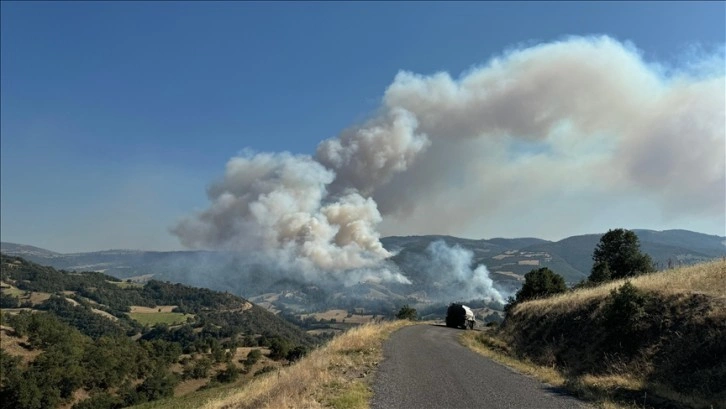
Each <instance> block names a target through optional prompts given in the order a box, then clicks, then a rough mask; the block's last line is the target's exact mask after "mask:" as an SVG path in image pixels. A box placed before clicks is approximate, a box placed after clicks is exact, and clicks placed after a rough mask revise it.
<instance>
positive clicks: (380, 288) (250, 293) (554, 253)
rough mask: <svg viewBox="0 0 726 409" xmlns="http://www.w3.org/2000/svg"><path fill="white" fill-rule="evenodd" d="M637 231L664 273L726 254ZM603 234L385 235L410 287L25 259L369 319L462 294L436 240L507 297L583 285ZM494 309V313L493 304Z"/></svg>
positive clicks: (210, 262)
mask: <svg viewBox="0 0 726 409" xmlns="http://www.w3.org/2000/svg"><path fill="white" fill-rule="evenodd" d="M636 233H637V234H638V235H639V237H640V241H641V248H642V250H643V251H644V252H646V253H648V254H650V256H651V257H652V258H653V260H654V261H655V262H656V263H657V264H658V265H659V267H660V268H666V267H668V266H679V265H688V264H693V263H697V262H703V261H707V260H711V259H713V258H719V257H723V256H724V255H726V246H725V245H724V243H725V242H726V237H721V236H713V235H706V234H701V233H696V232H690V231H686V230H667V231H662V232H658V231H652V230H636ZM600 237H601V234H588V235H580V236H573V237H568V238H565V239H562V240H559V241H554V242H553V241H547V240H542V239H538V238H493V239H480V240H473V239H463V238H457V237H452V236H441V235H430V236H406V237H399V236H392V237H385V238H383V239H382V240H381V241H382V243H383V245H384V246H385V248H386V249H388V250H389V251H391V252H393V253H395V255H394V257H393V258H392V261H393V262H394V263H395V264H396V266H397V267H398V269H400V271H401V272H402V274H403V275H405V276H406V277H407V278H408V279H409V280H410V281H411V282H412V284H410V285H402V284H387V283H372V282H365V283H358V284H356V285H353V286H348V287H343V286H332V285H331V286H327V287H325V288H321V286H315V285H309V283H300V282H295V281H294V280H289V279H287V278H285V277H280V276H279V275H277V276H276V275H275V274H270V269H269V268H268V267H266V266H264V265H255V264H250V261H249V260H247V259H245V257H244V256H243V255H241V254H235V253H230V252H212V251H178V252H146V251H130V250H109V251H102V252H90V253H75V254H58V253H55V252H51V251H47V250H42V249H37V250H34V251H31V252H27V251H26V252H24V253H22V254H27V257H28V259H29V260H32V261H35V262H38V263H41V264H47V265H51V266H54V267H55V268H62V269H67V270H95V271H102V272H104V273H106V274H109V275H112V276H114V277H118V278H121V279H128V278H133V279H134V280H140V279H148V278H150V277H153V278H154V279H156V280H162V281H170V282H179V283H184V284H187V285H192V286H197V287H206V288H210V289H214V290H223V291H230V292H233V293H234V294H236V295H239V296H242V297H246V298H248V299H251V300H255V301H259V302H260V303H262V304H263V305H265V307H266V308H268V309H269V310H271V311H276V312H280V311H282V312H287V313H289V314H291V315H294V316H300V315H301V314H306V313H311V312H320V311H325V310H328V309H346V310H348V309H349V310H351V311H352V310H355V309H362V310H363V311H365V312H366V313H367V314H379V315H381V314H389V313H390V312H391V311H392V310H395V309H396V308H398V307H400V306H401V305H402V304H404V303H409V304H413V305H416V306H417V308H419V309H434V310H437V311H438V310H440V309H441V308H439V307H443V306H445V305H446V303H447V302H448V301H450V300H448V298H451V297H458V296H459V295H457V294H448V293H446V292H445V291H442V290H441V289H442V288H445V287H446V286H447V285H449V286H450V285H452V284H451V283H441V282H438V281H436V280H437V277H436V276H435V275H434V274H432V273H431V272H426V271H425V269H422V268H421V267H422V264H424V265H425V264H427V263H426V262H427V260H426V259H425V256H426V254H427V249H428V248H429V246H430V245H431V243H434V242H437V241H442V242H444V243H446V244H447V245H448V246H458V247H460V248H462V249H466V250H469V251H471V252H472V258H471V264H472V265H471V267H472V268H474V267H476V266H478V265H482V264H483V265H485V266H486V267H487V269H488V271H489V273H490V277H491V279H492V280H493V282H494V287H495V288H497V289H499V290H500V292H501V293H503V294H504V296H505V298H506V295H507V294H512V293H514V292H516V290H517V289H519V287H521V284H522V281H523V276H524V274H526V273H527V272H529V271H530V270H531V269H533V268H538V267H542V266H546V267H549V268H550V269H552V270H553V271H555V272H557V273H558V274H560V275H562V276H563V277H564V278H565V281H567V283H568V284H569V285H574V284H576V283H578V282H580V281H581V280H583V279H584V278H586V277H587V276H588V275H589V273H590V269H591V267H592V251H593V249H594V248H595V245H596V244H597V242H598V241H599V239H600ZM2 251H3V252H4V253H7V254H18V252H22V251H25V250H23V247H22V246H20V245H15V244H12V243H2ZM429 264H430V263H429ZM460 285H461V286H463V284H460ZM436 289H438V290H436ZM434 290H436V291H434ZM437 291H438V294H437ZM283 294H284V295H285V296H282V295H283ZM474 295H476V294H474ZM445 299H446V300H445ZM439 304H441V305H439ZM489 307H493V308H497V307H496V306H495V305H489ZM437 308H438V309H437ZM499 308H501V307H499Z"/></svg>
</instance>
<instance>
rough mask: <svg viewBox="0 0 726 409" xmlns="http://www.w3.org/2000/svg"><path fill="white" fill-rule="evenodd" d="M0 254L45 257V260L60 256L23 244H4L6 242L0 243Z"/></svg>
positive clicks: (53, 252)
mask: <svg viewBox="0 0 726 409" xmlns="http://www.w3.org/2000/svg"><path fill="white" fill-rule="evenodd" d="M0 252H3V253H5V254H13V255H15V256H32V257H45V258H51V257H55V256H62V254H60V253H56V252H55V251H50V250H46V249H42V248H40V247H35V246H28V245H25V244H15V243H6V242H2V243H0Z"/></svg>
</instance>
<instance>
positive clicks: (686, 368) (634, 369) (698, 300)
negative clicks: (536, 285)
mask: <svg viewBox="0 0 726 409" xmlns="http://www.w3.org/2000/svg"><path fill="white" fill-rule="evenodd" d="M470 338H472V337H471V336H470ZM476 338H477V339H476V341H478V342H479V343H480V345H484V346H486V347H487V348H488V349H489V350H490V351H494V352H498V353H500V354H502V355H504V357H505V358H504V359H507V357H508V358H515V359H517V360H524V361H527V362H533V363H535V364H537V365H540V366H541V367H542V368H546V370H545V369H542V370H538V369H534V370H532V371H533V372H534V373H546V371H549V372H553V370H554V372H555V373H554V374H550V375H547V376H548V377H547V378H546V380H547V381H548V382H550V383H554V384H560V385H562V386H566V387H568V388H569V389H571V390H572V391H573V392H575V393H577V394H578V395H580V396H581V397H585V398H591V399H605V400H615V401H622V402H633V401H636V400H637V401H638V402H639V406H640V405H645V407H662V408H677V407H683V408H724V407H725V406H724V402H726V361H724V357H725V356H726V261H722V260H719V261H713V262H709V263H705V264H698V265H694V266H689V267H682V268H677V269H672V270H667V271H662V272H658V273H653V274H649V275H643V276H639V277H636V278H633V279H631V280H630V281H627V282H626V281H623V280H620V281H614V282H610V283H607V284H604V285H601V286H599V287H595V288H588V289H580V290H576V291H571V292H568V293H565V294H562V295H559V296H555V297H552V298H545V299H540V300H535V301H530V302H524V303H521V304H517V305H515V306H514V307H513V308H512V309H511V310H510V311H509V312H508V314H507V317H506V319H505V321H504V323H503V325H502V326H501V328H500V330H499V331H497V332H496V333H495V334H494V335H491V334H481V335H479V336H477V337H476ZM540 371H545V372H540Z"/></svg>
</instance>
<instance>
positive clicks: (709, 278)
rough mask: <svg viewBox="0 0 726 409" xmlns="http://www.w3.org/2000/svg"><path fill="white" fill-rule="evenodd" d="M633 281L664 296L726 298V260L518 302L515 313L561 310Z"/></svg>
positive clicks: (600, 295)
mask: <svg viewBox="0 0 726 409" xmlns="http://www.w3.org/2000/svg"><path fill="white" fill-rule="evenodd" d="M626 281H630V282H631V283H632V284H633V285H634V286H636V287H638V288H640V289H641V290H646V291H654V292H657V293H660V294H663V295H675V294H689V293H702V294H707V295H711V296H713V297H717V298H723V299H726V261H723V260H718V261H712V262H710V263H703V264H697V265H694V266H690V267H683V268H679V269H675V270H666V271H661V272H657V273H653V274H647V275H642V276H638V277H634V278H630V279H628V280H625V279H623V280H615V281H612V282H609V283H607V284H603V285H600V286H598V287H594V288H588V289H580V290H578V291H573V292H569V293H565V294H561V295H558V296H555V297H551V298H545V299H542V300H534V301H529V302H526V303H522V304H519V305H517V306H516V307H515V309H514V311H513V312H516V313H526V312H528V311H539V313H542V312H545V313H547V312H559V311H564V310H570V309H572V308H576V307H577V306H580V305H583V304H585V303H586V302H588V301H590V300H592V299H594V298H602V297H605V296H607V295H608V294H610V291H612V290H614V289H616V288H619V287H620V286H622V285H623V284H625V282H626Z"/></svg>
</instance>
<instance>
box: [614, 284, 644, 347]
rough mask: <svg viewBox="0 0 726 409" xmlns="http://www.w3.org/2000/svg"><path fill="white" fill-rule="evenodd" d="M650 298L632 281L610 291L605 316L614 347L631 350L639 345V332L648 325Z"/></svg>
mask: <svg viewBox="0 0 726 409" xmlns="http://www.w3.org/2000/svg"><path fill="white" fill-rule="evenodd" d="M649 300H650V297H649V296H648V295H647V294H645V293H644V292H643V291H641V290H639V289H638V288H637V287H635V286H634V285H633V284H631V283H630V281H628V282H626V283H625V284H623V285H622V286H621V287H620V288H618V289H615V290H612V291H611V292H610V296H609V297H608V299H607V301H606V304H605V309H604V311H603V317H604V320H605V326H606V327H607V329H608V333H609V334H610V335H609V338H610V339H609V342H610V344H611V348H612V349H614V350H623V351H624V352H630V351H632V350H634V348H635V347H636V346H637V345H638V343H639V342H640V339H639V338H640V337H639V333H640V332H641V331H643V330H645V329H647V327H648V322H647V316H648V314H647V311H646V308H647V305H648V302H649Z"/></svg>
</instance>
